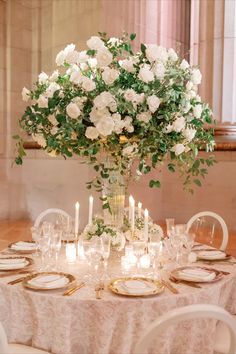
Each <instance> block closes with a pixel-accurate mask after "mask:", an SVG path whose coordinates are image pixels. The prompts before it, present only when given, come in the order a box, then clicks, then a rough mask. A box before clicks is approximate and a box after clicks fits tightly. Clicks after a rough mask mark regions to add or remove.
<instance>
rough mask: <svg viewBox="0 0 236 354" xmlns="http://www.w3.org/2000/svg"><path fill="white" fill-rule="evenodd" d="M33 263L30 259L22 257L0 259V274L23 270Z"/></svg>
mask: <svg viewBox="0 0 236 354" xmlns="http://www.w3.org/2000/svg"><path fill="white" fill-rule="evenodd" d="M33 263H34V261H33V259H32V258H29V257H23V256H10V257H1V258H0V272H5V271H7V272H10V271H14V270H18V269H25V268H28V267H29V266H31V265H32V264H33Z"/></svg>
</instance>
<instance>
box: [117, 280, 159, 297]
mask: <svg viewBox="0 0 236 354" xmlns="http://www.w3.org/2000/svg"><path fill="white" fill-rule="evenodd" d="M119 285H120V286H121V288H123V290H125V292H127V293H129V294H140V295H142V294H146V293H149V292H150V291H153V290H155V289H156V286H155V284H151V283H148V282H145V281H142V280H127V281H124V282H123V283H119Z"/></svg>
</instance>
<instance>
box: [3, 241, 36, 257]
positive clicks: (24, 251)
mask: <svg viewBox="0 0 236 354" xmlns="http://www.w3.org/2000/svg"><path fill="white" fill-rule="evenodd" d="M18 242H19V241H17V242H12V243H10V244H9V245H8V249H9V251H12V252H15V253H19V254H31V253H34V252H36V248H35V249H31V250H30V249H29V250H21V249H16V248H12V246H13V245H15V244H17V243H18ZM22 242H26V243H34V244H35V241H22Z"/></svg>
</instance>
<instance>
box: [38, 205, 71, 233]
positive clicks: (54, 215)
mask: <svg viewBox="0 0 236 354" xmlns="http://www.w3.org/2000/svg"><path fill="white" fill-rule="evenodd" d="M68 220H71V217H70V215H69V214H68V213H67V212H66V211H64V210H62V209H57V208H51V209H46V210H44V211H42V212H41V213H40V214H39V215H38V216H37V218H36V220H35V222H34V227H36V228H38V227H39V226H40V225H41V223H42V222H44V221H48V222H52V223H54V224H55V223H56V222H59V223H60V222H61V223H67V221H68Z"/></svg>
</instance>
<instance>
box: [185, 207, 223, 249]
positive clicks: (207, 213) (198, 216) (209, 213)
mask: <svg viewBox="0 0 236 354" xmlns="http://www.w3.org/2000/svg"><path fill="white" fill-rule="evenodd" d="M207 216H208V217H211V218H214V219H216V220H217V221H218V222H219V224H220V226H221V228H222V233H223V240H222V243H221V245H220V249H221V250H222V251H225V250H226V247H227V244H228V238H229V232H228V228H227V225H226V223H225V221H224V219H223V218H222V217H221V216H220V215H218V214H216V213H214V212H212V211H202V212H200V213H197V214H195V215H193V216H192V217H191V218H190V219H189V221H188V222H187V230H188V231H189V230H190V228H191V227H192V225H193V224H194V223H195V222H197V221H198V220H200V219H201V218H203V217H207ZM213 231H214V230H213Z"/></svg>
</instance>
